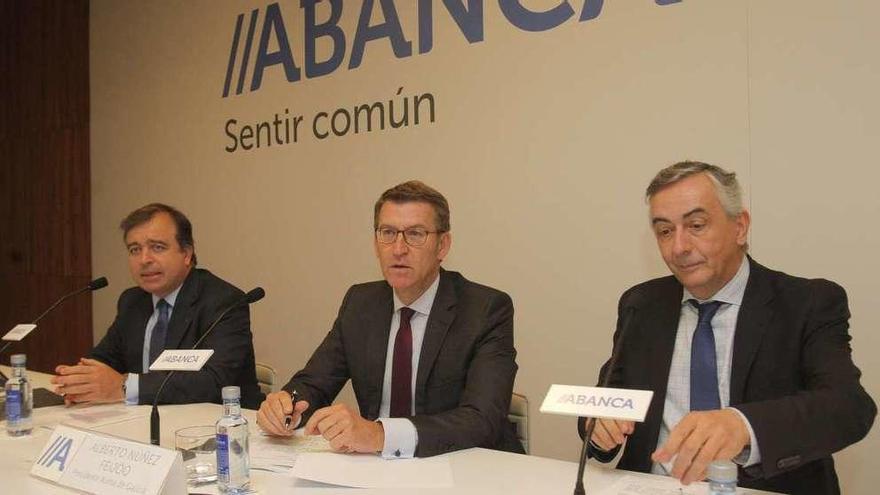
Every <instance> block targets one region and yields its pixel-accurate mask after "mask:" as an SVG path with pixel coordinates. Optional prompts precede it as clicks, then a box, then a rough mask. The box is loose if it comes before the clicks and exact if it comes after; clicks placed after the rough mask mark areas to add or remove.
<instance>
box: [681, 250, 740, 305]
mask: <svg viewBox="0 0 880 495" xmlns="http://www.w3.org/2000/svg"><path fill="white" fill-rule="evenodd" d="M750 271H751V268H750V267H749V257H748V256H743V259H742V263H740V265H739V270H737V271H736V275H734V276H733V278H732V279H730V281H729V282H727V284H725V285H724V287H722V288H721V290H719V291H718V292H716V293H715V295H714V296H712V297H711V298H709V299H707V301H708V300H712V301H718V302H722V303H725V304H732V305H735V306H739V305H741V304H742V300H743V296H744V295H745V293H746V283H747V282H748V281H749V272H750ZM690 299H696V300H697V301H698V302H700V303H703V302H706V301H701V300H699V299H697V298H696V297H694V295H693V294H691V293H690V291H689V290H687V288H685V289H684V293H683V294H682V296H681V302H682V304H684V303H686V302H687V301H688V300H690Z"/></svg>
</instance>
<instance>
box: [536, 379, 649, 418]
mask: <svg viewBox="0 0 880 495" xmlns="http://www.w3.org/2000/svg"><path fill="white" fill-rule="evenodd" d="M653 395H654V392H652V391H650V390H630V389H623V388H601V387H578V386H574V385H557V384H553V385H551V386H550V390H548V391H547V396H546V397H544V403H543V404H541V412H542V413H551V414H562V415H566V416H583V417H587V418H607V419H626V420H630V421H638V422H642V421H644V420H645V415H646V414H647V413H648V406H650V405H651V397H653Z"/></svg>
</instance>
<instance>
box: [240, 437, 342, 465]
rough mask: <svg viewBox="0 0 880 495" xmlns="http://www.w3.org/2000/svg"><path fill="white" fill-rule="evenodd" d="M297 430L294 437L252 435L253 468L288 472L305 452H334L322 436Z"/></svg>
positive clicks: (251, 456)
mask: <svg viewBox="0 0 880 495" xmlns="http://www.w3.org/2000/svg"><path fill="white" fill-rule="evenodd" d="M302 432H303V430H302V429H299V430H296V433H295V434H294V436H293V437H274V436H269V435H264V434H262V433H256V434H253V433H252V434H251V438H250V442H249V447H250V458H251V467H252V468H255V469H263V470H265V471H273V472H287V471H289V470H290V468H292V467H293V466H294V465H295V464H296V459H297V456H299V454H302V453H303V452H332V451H333V449H331V448H330V442H328V441H327V440H326V439H325V438H324V437H322V436H320V435H314V436H306V435H303V433H302Z"/></svg>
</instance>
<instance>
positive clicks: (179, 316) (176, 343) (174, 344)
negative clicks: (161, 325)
mask: <svg viewBox="0 0 880 495" xmlns="http://www.w3.org/2000/svg"><path fill="white" fill-rule="evenodd" d="M201 285H202V284H201V278H200V277H199V276H198V274H197V271H196V269H195V268H193V269H192V271H190V273H189V275H188V276H187V277H186V280H184V282H183V287H181V289H180V293H178V295H177V300H176V301H174V310H173V311H172V312H171V321H169V322H168V333H167V334H166V336H165V348H166V349H180V343H181V341H182V340H183V336H184V335H186V332H187V330H188V329H189V327H190V325H191V324H192V318H193V307H195V305H196V303H197V302H198V300H199V294H200V293H201V288H202V287H201ZM192 342H193V343H195V339H193V340H192Z"/></svg>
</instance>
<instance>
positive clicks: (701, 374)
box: [688, 299, 721, 411]
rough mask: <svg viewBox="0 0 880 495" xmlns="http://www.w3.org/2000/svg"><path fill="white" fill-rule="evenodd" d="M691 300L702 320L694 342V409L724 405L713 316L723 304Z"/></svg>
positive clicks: (692, 407) (710, 408)
mask: <svg viewBox="0 0 880 495" xmlns="http://www.w3.org/2000/svg"><path fill="white" fill-rule="evenodd" d="M688 302H690V303H691V305H692V306H694V307H695V308H697V311H699V322H697V330H696V331H695V332H694V340H693V342H692V343H691V411H709V410H714V409H721V399H720V398H719V395H718V358H717V356H716V355H715V334H714V333H713V332H712V317H713V316H715V312H717V311H718V308H719V307H721V303H720V302H718V301H709V302H707V303H703V304H700V303H698V302H697V301H695V300H694V299H690V300H689V301H688Z"/></svg>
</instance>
